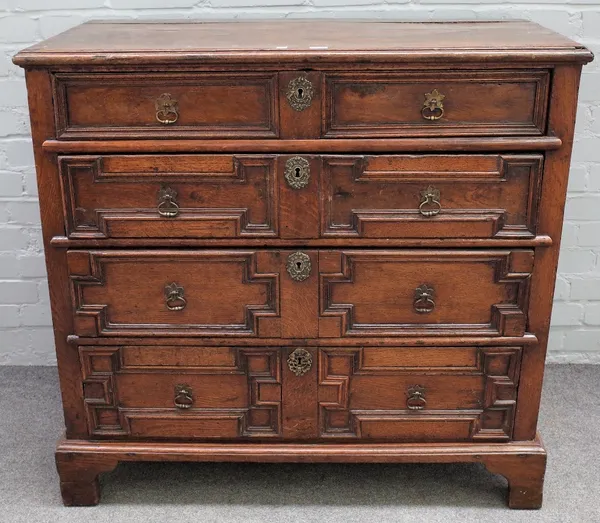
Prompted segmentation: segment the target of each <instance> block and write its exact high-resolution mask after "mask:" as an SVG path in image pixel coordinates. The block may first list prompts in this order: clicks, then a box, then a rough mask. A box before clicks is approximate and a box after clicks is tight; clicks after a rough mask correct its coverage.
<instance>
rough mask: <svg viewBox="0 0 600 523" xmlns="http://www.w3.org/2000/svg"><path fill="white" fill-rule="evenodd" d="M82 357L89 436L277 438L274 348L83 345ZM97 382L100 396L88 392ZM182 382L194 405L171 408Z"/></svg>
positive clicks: (277, 376) (277, 362)
mask: <svg viewBox="0 0 600 523" xmlns="http://www.w3.org/2000/svg"><path fill="white" fill-rule="evenodd" d="M79 354H80V359H81V363H82V372H83V385H84V401H85V404H86V409H87V415H88V427H89V431H90V435H93V436H108V437H119V436H129V437H140V438H169V439H181V438H189V439H193V438H197V439H211V438H220V439H237V438H247V437H273V436H281V357H280V349H278V348H273V349H263V348H256V349H242V348H235V347H219V348H218V349H217V348H213V347H197V346H195V347H186V348H185V349H182V348H181V347H175V346H161V347H150V346H122V347H102V346H100V347H83V346H81V347H79ZM100 360H109V361H110V362H111V365H110V369H109V370H102V371H98V370H94V369H95V368H96V362H97V361H100ZM200 360H202V361H200ZM188 363H189V364H190V365H189V366H185V364H188ZM106 369H108V367H106ZM98 384H104V390H106V392H105V394H104V396H103V397H102V398H98V397H96V394H93V393H92V394H88V393H85V390H89V389H90V387H93V386H97V385H98ZM181 384H185V386H186V387H188V388H189V390H190V391H191V395H192V397H193V403H192V405H191V407H190V408H188V409H183V410H182V409H178V408H176V406H175V390H176V387H178V386H180V385H181Z"/></svg>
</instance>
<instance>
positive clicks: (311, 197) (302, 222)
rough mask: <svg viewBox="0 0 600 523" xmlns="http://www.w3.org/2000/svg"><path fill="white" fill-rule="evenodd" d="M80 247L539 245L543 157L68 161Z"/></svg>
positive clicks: (69, 220) (65, 183)
mask: <svg viewBox="0 0 600 523" xmlns="http://www.w3.org/2000/svg"><path fill="white" fill-rule="evenodd" d="M59 168H60V172H61V182H62V189H63V199H64V209H65V231H66V234H67V236H68V237H69V238H70V239H74V240H82V239H89V240H103V239H125V240H127V239H138V240H141V239H147V238H152V239H154V240H161V239H162V240H170V239H179V240H190V239H207V240H210V239H244V238H270V239H277V238H285V239H318V238H352V239H364V240H369V239H389V240H393V239H423V240H428V239H431V238H448V239H465V238H488V239H513V240H531V239H533V238H535V236H536V231H537V222H538V201H539V198H540V184H541V173H542V156H541V155H536V154H530V155H528V154H478V155H465V154H456V155H447V154H446V155H444V154H429V155H370V156H366V155H361V156H357V155H344V156H329V155H322V156H314V155H301V156H292V155H244V154H235V155H197V154H181V155H174V156H168V155H103V156H62V157H60V158H59Z"/></svg>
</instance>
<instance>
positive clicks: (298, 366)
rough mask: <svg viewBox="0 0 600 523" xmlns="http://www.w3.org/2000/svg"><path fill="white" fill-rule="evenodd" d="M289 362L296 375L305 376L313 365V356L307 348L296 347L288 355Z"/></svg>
mask: <svg viewBox="0 0 600 523" xmlns="http://www.w3.org/2000/svg"><path fill="white" fill-rule="evenodd" d="M287 364H288V367H289V369H290V370H291V371H292V372H293V373H294V374H295V375H296V376H303V375H304V374H306V373H307V372H308V371H309V370H310V368H311V367H312V356H311V355H310V352H308V351H307V350H305V349H296V350H294V351H293V352H291V353H290V355H289V356H288V359H287Z"/></svg>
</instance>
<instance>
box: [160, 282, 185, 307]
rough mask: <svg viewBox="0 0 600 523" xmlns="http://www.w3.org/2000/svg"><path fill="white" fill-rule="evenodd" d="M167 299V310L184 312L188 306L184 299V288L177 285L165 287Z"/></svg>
mask: <svg viewBox="0 0 600 523" xmlns="http://www.w3.org/2000/svg"><path fill="white" fill-rule="evenodd" d="M165 299H166V302H167V309H169V310H170V311H182V310H183V309H185V306H186V305H187V301H186V299H185V298H184V297H183V287H181V286H179V285H177V284H176V283H171V284H170V285H165Z"/></svg>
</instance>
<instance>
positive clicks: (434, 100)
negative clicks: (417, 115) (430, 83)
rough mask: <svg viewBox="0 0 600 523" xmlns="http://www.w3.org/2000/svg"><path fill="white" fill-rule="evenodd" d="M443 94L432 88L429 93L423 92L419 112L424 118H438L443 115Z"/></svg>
mask: <svg viewBox="0 0 600 523" xmlns="http://www.w3.org/2000/svg"><path fill="white" fill-rule="evenodd" d="M444 98H446V96H445V95H443V94H442V93H440V92H439V91H438V90H437V89H434V90H433V91H431V92H430V93H425V101H424V102H423V107H422V109H421V114H422V115H423V118H425V120H439V119H440V118H441V117H442V116H444V104H443V103H442V102H443V100H444Z"/></svg>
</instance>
